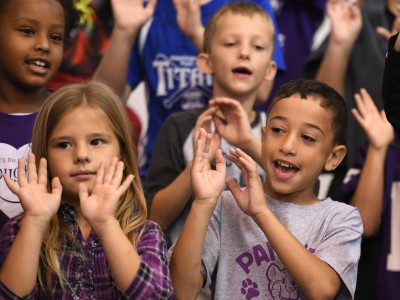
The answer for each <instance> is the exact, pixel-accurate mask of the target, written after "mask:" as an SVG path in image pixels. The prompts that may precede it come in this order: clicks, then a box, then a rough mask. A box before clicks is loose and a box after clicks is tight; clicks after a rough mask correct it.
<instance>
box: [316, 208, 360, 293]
mask: <svg viewBox="0 0 400 300" xmlns="http://www.w3.org/2000/svg"><path fill="white" fill-rule="evenodd" d="M343 205H345V204H343ZM336 209H337V210H338V212H337V213H336V214H335V216H334V217H333V219H332V220H331V221H330V222H331V224H330V226H329V232H327V234H326V238H325V240H324V241H323V242H322V243H321V244H320V245H319V246H318V248H317V249H316V250H315V252H314V254H315V255H316V256H318V257H319V258H320V259H322V260H323V261H325V262H326V263H327V264H329V265H330V266H331V267H332V268H333V269H334V270H335V271H336V273H337V274H338V275H339V276H340V278H341V280H342V281H343V283H344V286H343V287H342V288H341V291H340V293H341V295H340V296H344V297H343V298H344V299H349V298H351V299H353V298H354V292H355V289H356V283H357V270H358V261H359V259H360V255H361V238H362V232H363V225H362V221H361V217H360V214H359V212H358V209H357V208H353V207H352V208H351V209H350V211H349V210H347V209H341V207H336ZM344 287H346V288H344ZM350 295H351V296H350ZM339 298H340V297H339ZM340 299H342V298H340Z"/></svg>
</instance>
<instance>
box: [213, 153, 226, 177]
mask: <svg viewBox="0 0 400 300" xmlns="http://www.w3.org/2000/svg"><path fill="white" fill-rule="evenodd" d="M215 169H216V170H217V171H218V172H226V162H225V158H224V156H223V155H222V151H221V149H218V150H217V152H216V153H215Z"/></svg>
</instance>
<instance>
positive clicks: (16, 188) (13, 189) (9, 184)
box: [3, 173, 19, 195]
mask: <svg viewBox="0 0 400 300" xmlns="http://www.w3.org/2000/svg"><path fill="white" fill-rule="evenodd" d="M3 178H4V181H5V182H6V185H7V187H8V188H9V189H10V191H11V192H13V193H14V194H15V195H18V192H19V186H17V185H16V184H15V183H14V182H13V181H12V180H11V177H10V175H8V173H4V174H3Z"/></svg>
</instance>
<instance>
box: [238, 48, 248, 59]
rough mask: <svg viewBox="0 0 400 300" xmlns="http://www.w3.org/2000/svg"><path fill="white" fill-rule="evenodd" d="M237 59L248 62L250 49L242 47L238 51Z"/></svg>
mask: <svg viewBox="0 0 400 300" xmlns="http://www.w3.org/2000/svg"><path fill="white" fill-rule="evenodd" d="M239 59H242V60H248V59H250V49H249V46H246V45H242V47H240V49H239Z"/></svg>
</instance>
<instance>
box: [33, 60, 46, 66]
mask: <svg viewBox="0 0 400 300" xmlns="http://www.w3.org/2000/svg"><path fill="white" fill-rule="evenodd" d="M33 64H35V65H37V66H39V67H45V66H46V64H45V63H44V62H43V61H39V60H35V61H33Z"/></svg>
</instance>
